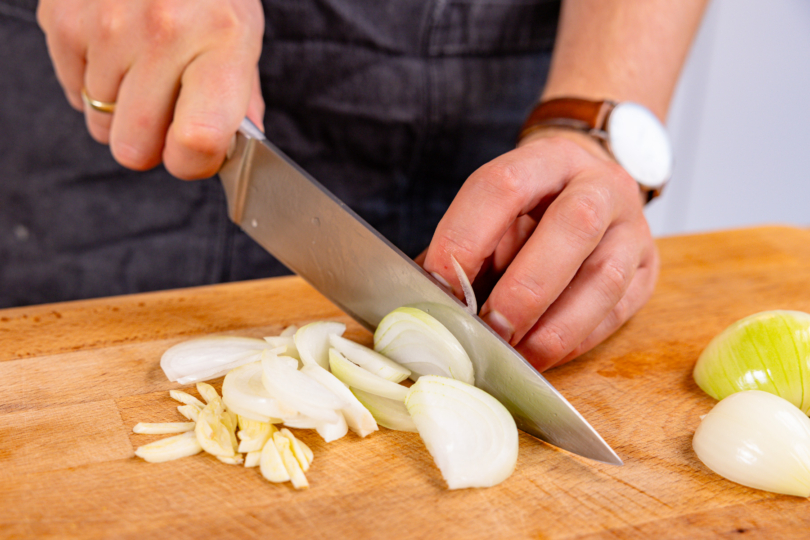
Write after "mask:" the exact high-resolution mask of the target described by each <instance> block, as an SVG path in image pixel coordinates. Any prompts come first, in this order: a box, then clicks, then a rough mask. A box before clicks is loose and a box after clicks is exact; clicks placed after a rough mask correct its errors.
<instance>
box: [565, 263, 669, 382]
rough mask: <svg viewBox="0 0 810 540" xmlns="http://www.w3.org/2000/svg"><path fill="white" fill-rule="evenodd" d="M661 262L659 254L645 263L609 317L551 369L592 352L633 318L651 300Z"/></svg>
mask: <svg viewBox="0 0 810 540" xmlns="http://www.w3.org/2000/svg"><path fill="white" fill-rule="evenodd" d="M658 272H659V262H658V256H657V253H656V255H655V257H654V258H653V260H651V261H650V262H649V263H645V264H644V265H642V266H640V267H639V269H638V270H636V274H635V275H634V276H633V281H632V282H631V283H630V286H629V287H628V288H627V293H625V295H624V297H623V298H622V299H621V300H620V301H619V303H618V304H616V305H615V306H614V307H613V309H612V310H611V312H610V313H609V314H608V316H607V317H605V318H604V320H602V322H600V323H599V326H597V327H596V328H595V329H594V330H593V332H591V333H590V334H589V335H588V337H586V338H585V339H584V340H583V342H582V343H580V344H579V345H578V346H577V347H576V348H575V349H574V350H573V351H571V352H570V353H568V354H567V355H566V356H565V357H564V358H563V359H562V360H560V361H559V362H557V363H555V364H554V365H553V366H551V367H556V366H559V365H562V364H565V363H566V362H570V361H571V360H573V359H574V358H577V357H578V356H581V355H583V354H585V353H586V352H588V351H590V350H591V349H593V348H594V347H596V346H597V345H599V344H600V343H602V341H604V340H605V339H606V338H608V337H609V336H610V335H611V334H613V332H615V331H616V330H618V329H619V328H620V327H621V326H622V325H623V324H624V323H626V322H627V321H628V320H629V319H630V317H632V316H633V315H634V314H635V313H636V312H637V311H638V310H639V309H641V307H642V306H643V305H644V304H645V303H646V302H647V300H649V299H650V296H652V293H653V290H654V289H655V282H656V280H657V278H658Z"/></svg>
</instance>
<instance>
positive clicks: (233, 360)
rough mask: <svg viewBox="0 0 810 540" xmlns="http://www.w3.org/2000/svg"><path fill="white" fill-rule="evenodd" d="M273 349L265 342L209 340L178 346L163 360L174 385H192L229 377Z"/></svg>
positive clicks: (244, 339)
mask: <svg viewBox="0 0 810 540" xmlns="http://www.w3.org/2000/svg"><path fill="white" fill-rule="evenodd" d="M270 347H271V346H270V344H269V343H267V342H266V341H264V340H263V339H254V338H246V337H234V336H208V337H202V338H197V339H191V340H189V341H184V342H182V343H178V344H177V345H175V346H173V347H171V348H169V350H167V351H166V352H165V353H163V356H162V357H161V359H160V367H161V368H162V369H163V372H164V373H165V374H166V377H168V378H169V380H170V381H177V382H178V383H180V384H189V383H193V382H197V381H207V380H210V379H216V378H217V377H221V376H223V375H225V374H226V373H227V372H228V371H230V370H231V369H233V368H235V367H238V366H241V365H242V364H247V363H248V362H255V361H256V360H258V359H259V357H260V354H261V351H262V350H264V349H269V348H270Z"/></svg>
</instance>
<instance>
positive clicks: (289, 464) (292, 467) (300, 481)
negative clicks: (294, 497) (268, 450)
mask: <svg viewBox="0 0 810 540" xmlns="http://www.w3.org/2000/svg"><path fill="white" fill-rule="evenodd" d="M273 442H274V443H275V447H276V448H277V449H278V453H279V455H281V461H282V463H284V468H286V469H287V473H288V474H289V475H290V481H291V482H292V485H293V487H294V488H295V489H306V488H308V487H309V482H307V477H306V476H305V475H304V471H303V470H302V469H301V465H299V463H298V460H296V459H295V456H294V455H293V453H292V449H291V448H290V439H288V438H287V437H285V436H284V435H282V434H281V433H274V434H273ZM268 444H270V443H268Z"/></svg>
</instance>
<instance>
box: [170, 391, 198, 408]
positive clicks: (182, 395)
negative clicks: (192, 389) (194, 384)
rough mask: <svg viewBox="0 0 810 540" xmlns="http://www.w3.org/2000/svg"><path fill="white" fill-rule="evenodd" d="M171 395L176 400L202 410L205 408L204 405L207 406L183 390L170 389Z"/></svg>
mask: <svg viewBox="0 0 810 540" xmlns="http://www.w3.org/2000/svg"><path fill="white" fill-rule="evenodd" d="M169 396H171V398H172V399H173V400H175V401H179V402H180V403H183V404H185V405H192V406H194V407H197V408H198V409H200V410H203V407H205V403H203V402H202V401H200V400H199V399H197V398H195V397H194V396H192V395H191V394H189V393H187V392H183V391H182V390H169Z"/></svg>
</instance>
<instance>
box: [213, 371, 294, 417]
mask: <svg viewBox="0 0 810 540" xmlns="http://www.w3.org/2000/svg"><path fill="white" fill-rule="evenodd" d="M263 374H264V371H263V369H262V363H261V362H251V363H250V364H245V365H244V366H240V367H238V368H236V369H233V370H231V371H230V372H228V374H227V375H225V380H224V381H223V382H222V400H223V401H224V402H225V405H227V406H228V408H229V409H231V410H232V411H234V412H235V413H237V414H239V415H241V416H244V417H245V418H249V419H251V420H258V421H260V422H272V423H278V422H281V418H284V417H289V416H295V414H297V412H298V411H296V410H295V409H293V408H291V407H289V406H287V405H285V404H284V403H283V402H279V401H278V400H277V399H275V398H274V397H273V396H271V395H270V393H269V392H268V391H267V390H266V389H265V387H264V384H263V383H262V375H263Z"/></svg>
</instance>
